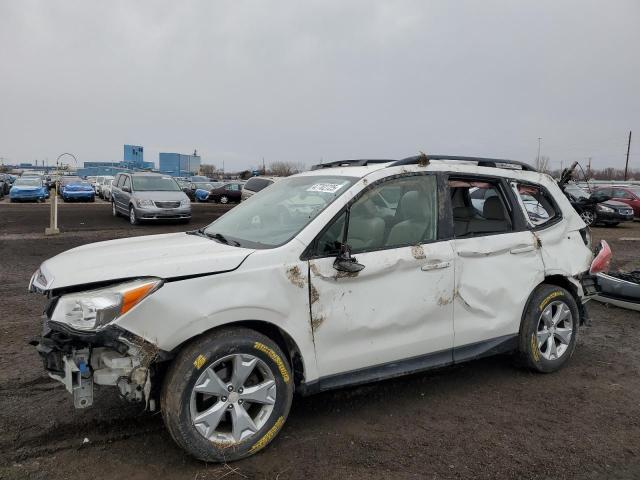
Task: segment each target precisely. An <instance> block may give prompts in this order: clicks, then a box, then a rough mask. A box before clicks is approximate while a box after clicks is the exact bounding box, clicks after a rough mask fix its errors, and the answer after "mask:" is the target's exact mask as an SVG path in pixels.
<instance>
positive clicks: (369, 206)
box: [316, 175, 438, 255]
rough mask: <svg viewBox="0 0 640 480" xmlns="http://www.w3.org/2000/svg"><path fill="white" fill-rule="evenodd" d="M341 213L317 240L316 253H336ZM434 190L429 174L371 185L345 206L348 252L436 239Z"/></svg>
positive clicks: (343, 217)
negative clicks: (347, 212)
mask: <svg viewBox="0 0 640 480" xmlns="http://www.w3.org/2000/svg"><path fill="white" fill-rule="evenodd" d="M345 220H346V212H343V213H342V214H341V215H340V216H339V217H338V218H337V219H336V220H335V221H334V222H333V224H331V225H330V226H329V228H327V229H326V230H325V231H324V233H323V234H322V235H321V236H320V237H319V239H318V245H317V250H316V251H317V253H318V254H319V255H337V254H338V253H339V251H340V244H341V243H342V240H343V238H344V229H345ZM437 225H438V189H437V183H436V177H435V176H433V175H419V176H418V175H414V176H410V177H402V178H396V179H392V180H387V181H384V182H382V183H380V184H378V185H374V186H373V187H372V188H370V189H369V190H368V191H366V192H365V193H364V194H363V195H362V196H361V197H360V198H358V200H356V201H355V202H354V203H353V204H352V205H351V206H350V208H349V225H348V234H347V244H348V245H349V247H350V248H351V251H352V253H361V252H367V251H373V250H381V249H385V248H399V247H404V246H409V245H417V244H419V243H424V242H429V241H432V240H435V239H437V233H438V232H437Z"/></svg>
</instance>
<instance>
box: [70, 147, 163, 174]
mask: <svg viewBox="0 0 640 480" xmlns="http://www.w3.org/2000/svg"><path fill="white" fill-rule="evenodd" d="M154 168H155V165H154V164H153V162H145V161H144V148H143V147H141V146H140V145H125V146H124V157H123V160H122V161H120V162H84V167H83V168H79V169H78V175H80V176H81V177H96V176H98V175H115V174H116V173H118V172H123V171H125V170H153V169H154Z"/></svg>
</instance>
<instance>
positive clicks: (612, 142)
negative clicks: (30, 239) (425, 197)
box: [0, 0, 640, 170]
mask: <svg viewBox="0 0 640 480" xmlns="http://www.w3.org/2000/svg"><path fill="white" fill-rule="evenodd" d="M629 130H633V131H634V134H635V141H634V143H632V156H631V163H632V166H633V167H635V168H640V1H638V0H629V1H623V0H615V1H611V0H603V1H586V0H576V1H559V0H550V1H541V0H535V1H507V0H503V1H488V0H483V1H476V0H471V1H466V2H463V1H455V2H453V1H448V0H443V1H423V0H419V1H389V0H384V1H349V0H318V1H308V0H304V1H302V0H291V1H283V0H278V1H271V2H268V1H264V0H262V1H253V2H251V1H243V0H232V1H215V0H205V1H186V0H185V1H175V0H172V1H163V2H160V1H157V0H153V1H129V0H127V1H109V2H97V1H95V2H94V1H87V0H83V1H69V0H65V1H54V0H43V1H30V0H13V1H12V0H0V157H4V163H15V162H33V161H34V160H35V159H38V160H43V159H45V158H48V159H49V161H53V160H55V158H56V157H57V155H58V154H60V153H62V152H67V151H68V152H71V153H74V154H75V155H76V156H77V157H78V159H79V160H80V161H111V160H115V161H118V160H121V159H122V150H123V147H122V145H123V144H124V143H133V144H138V145H143V146H144V147H145V160H148V161H155V162H156V163H157V161H158V152H160V151H170V152H181V153H191V152H192V151H193V150H194V149H197V150H198V152H199V153H200V154H201V155H202V157H203V162H205V163H213V164H215V165H216V166H218V167H220V166H222V161H223V160H224V161H225V167H226V170H232V169H240V168H245V167H249V166H256V165H259V164H261V162H262V158H263V157H264V158H265V161H266V163H267V164H269V162H272V161H276V160H284V161H293V162H301V163H304V164H307V165H311V164H313V163H317V162H319V161H320V160H321V159H322V160H324V161H328V160H337V159H342V158H402V157H404V156H408V155H413V154H415V153H417V152H418V151H424V152H427V153H448V154H464V155H481V156H496V157H506V158H514V159H519V160H524V161H528V162H533V161H534V160H535V157H536V154H537V147H538V137H542V154H543V155H548V156H550V157H551V161H552V166H553V167H559V166H560V161H561V160H563V161H564V162H569V161H572V160H583V161H584V160H586V158H587V157H589V156H591V157H593V166H594V167H605V166H622V165H623V163H624V157H625V154H626V142H627V135H628V132H629ZM634 145H635V146H634Z"/></svg>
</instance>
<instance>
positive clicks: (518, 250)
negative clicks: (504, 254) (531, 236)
mask: <svg viewBox="0 0 640 480" xmlns="http://www.w3.org/2000/svg"><path fill="white" fill-rule="evenodd" d="M535 249H536V247H534V246H533V245H525V246H524V247H516V248H512V249H511V250H509V253H513V254H514V255H517V254H518V253H527V252H533V251H534V250H535Z"/></svg>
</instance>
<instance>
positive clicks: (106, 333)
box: [30, 318, 163, 410]
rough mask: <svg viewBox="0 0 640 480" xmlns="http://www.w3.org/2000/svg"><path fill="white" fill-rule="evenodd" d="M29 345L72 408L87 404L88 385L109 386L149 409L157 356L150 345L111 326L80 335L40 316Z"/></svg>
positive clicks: (89, 400) (89, 397)
mask: <svg viewBox="0 0 640 480" xmlns="http://www.w3.org/2000/svg"><path fill="white" fill-rule="evenodd" d="M30 343H31V344H32V345H34V346H35V347H36V351H37V352H38V354H39V355H40V357H41V358H42V361H43V363H44V368H45V370H46V371H47V373H48V374H49V376H50V377H51V378H53V379H55V380H58V381H59V382H61V383H62V384H63V385H64V386H65V388H66V389H67V391H68V392H69V393H70V394H72V395H73V404H74V406H75V407H76V408H86V407H89V406H91V405H92V404H93V393H94V385H104V386H112V387H116V388H117V389H118V392H119V394H120V396H121V397H122V398H124V399H126V400H128V401H131V402H145V406H146V407H147V408H148V409H149V410H155V400H154V398H153V396H152V378H153V376H154V367H155V362H156V361H157V360H158V359H159V358H161V357H162V356H163V355H162V354H161V353H160V352H159V351H158V350H157V348H155V346H153V345H151V344H149V343H148V342H145V341H144V340H142V339H141V338H139V337H136V336H134V335H132V334H131V333H129V332H126V331H124V330H122V329H119V328H117V327H107V328H105V329H104V330H102V331H100V332H97V333H89V332H87V333H80V332H75V331H71V330H70V329H68V328H67V327H65V326H63V325H61V324H56V323H55V322H49V320H48V319H47V318H45V319H44V328H43V332H42V335H40V336H39V337H37V338H35V339H34V340H33V341H32V342H30Z"/></svg>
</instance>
